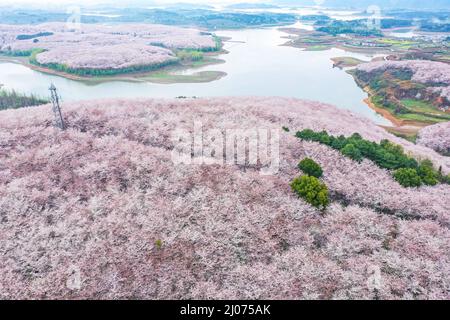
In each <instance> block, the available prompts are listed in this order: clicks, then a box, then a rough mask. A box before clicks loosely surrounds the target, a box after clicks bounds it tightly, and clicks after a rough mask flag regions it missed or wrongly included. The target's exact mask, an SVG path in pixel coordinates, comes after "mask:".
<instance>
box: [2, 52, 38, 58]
mask: <svg viewBox="0 0 450 320" xmlns="http://www.w3.org/2000/svg"><path fill="white" fill-rule="evenodd" d="M32 52H33V50H2V51H0V54H2V55H5V56H10V57H29V56H31V54H32Z"/></svg>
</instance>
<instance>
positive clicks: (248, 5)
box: [226, 3, 279, 10]
mask: <svg viewBox="0 0 450 320" xmlns="http://www.w3.org/2000/svg"><path fill="white" fill-rule="evenodd" d="M226 8H227V9H243V10H244V9H277V8H279V6H277V5H274V4H267V3H236V4H231V5H229V6H227V7H226Z"/></svg>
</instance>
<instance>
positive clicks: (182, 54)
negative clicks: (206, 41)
mask: <svg viewBox="0 0 450 320" xmlns="http://www.w3.org/2000/svg"><path fill="white" fill-rule="evenodd" d="M203 57H204V55H203V52H202V51H199V50H186V49H185V50H179V51H177V58H178V59H180V60H182V61H200V60H203Z"/></svg>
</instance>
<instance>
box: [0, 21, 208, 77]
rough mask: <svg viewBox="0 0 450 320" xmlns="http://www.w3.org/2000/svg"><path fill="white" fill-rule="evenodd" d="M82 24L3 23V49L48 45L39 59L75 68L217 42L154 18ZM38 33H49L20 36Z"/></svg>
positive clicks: (137, 60)
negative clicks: (153, 21) (142, 21)
mask: <svg viewBox="0 0 450 320" xmlns="http://www.w3.org/2000/svg"><path fill="white" fill-rule="evenodd" d="M78 26H79V29H71V28H70V25H69V26H68V25H66V24H65V23H45V24H40V25H35V26H30V25H0V51H27V50H32V49H44V50H46V52H43V53H39V54H37V56H36V60H37V62H38V63H40V64H50V63H53V64H61V65H65V66H67V67H69V68H72V69H85V68H93V69H120V68H128V67H134V66H143V65H160V64H163V63H167V62H170V61H173V60H174V59H175V57H174V53H173V52H172V50H174V49H198V50H209V49H212V48H215V46H216V43H215V40H214V38H213V36H212V35H208V34H205V33H201V32H200V31H198V30H195V29H188V28H179V27H173V26H163V25H152V24H126V25H114V26H107V25H93V24H80V25H78ZM78 26H76V27H78ZM40 33H50V35H47V36H41V37H37V38H31V39H25V40H21V39H18V38H17V37H18V36H21V35H36V34H40ZM36 39H37V42H35V40H36Z"/></svg>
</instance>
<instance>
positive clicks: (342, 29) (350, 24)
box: [316, 20, 383, 37]
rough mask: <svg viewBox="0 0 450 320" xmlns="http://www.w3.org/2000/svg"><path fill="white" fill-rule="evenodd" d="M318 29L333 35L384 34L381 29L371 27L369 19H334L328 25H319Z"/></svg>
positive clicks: (366, 35) (379, 35)
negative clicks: (368, 22)
mask: <svg viewBox="0 0 450 320" xmlns="http://www.w3.org/2000/svg"><path fill="white" fill-rule="evenodd" d="M316 30H317V31H321V32H325V33H328V34H331V35H333V36H337V35H339V34H356V35H358V36H364V37H368V36H377V37H381V36H383V33H382V32H381V30H379V29H377V28H369V27H368V24H367V20H352V21H340V20H333V21H332V22H330V23H328V24H327V25H324V26H321V27H318V28H317V29H316Z"/></svg>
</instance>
